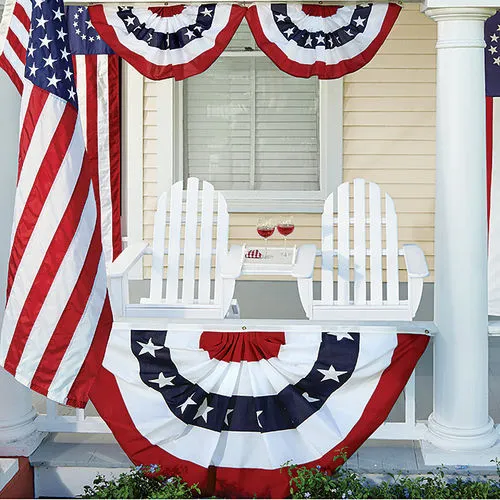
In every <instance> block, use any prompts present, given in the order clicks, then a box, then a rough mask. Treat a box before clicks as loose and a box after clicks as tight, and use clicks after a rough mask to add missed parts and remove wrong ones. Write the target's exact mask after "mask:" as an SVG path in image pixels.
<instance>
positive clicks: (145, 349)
mask: <svg viewBox="0 0 500 500" xmlns="http://www.w3.org/2000/svg"><path fill="white" fill-rule="evenodd" d="M137 343H138V344H139V345H140V346H141V347H142V349H141V351H140V352H139V356H142V355H143V354H151V356H153V358H156V351H158V350H159V349H163V346H162V345H154V344H153V340H152V339H151V338H150V339H149V340H148V342H147V344H145V343H144V342H139V341H137Z"/></svg>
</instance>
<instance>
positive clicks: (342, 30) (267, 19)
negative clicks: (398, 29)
mask: <svg viewBox="0 0 500 500" xmlns="http://www.w3.org/2000/svg"><path fill="white" fill-rule="evenodd" d="M400 10H401V7H400V6H399V5H398V4H396V3H388V4H378V3H377V4H361V5H349V6H344V7H333V6H331V7H330V6H319V5H301V4H257V5H253V6H251V7H250V8H249V9H248V10H247V13H246V19H247V21H248V24H249V26H250V29H251V30H252V33H253V36H254V38H255V41H256V42H257V45H258V46H259V47H260V49H261V50H262V51H263V52H265V53H266V54H267V55H268V57H269V58H270V59H272V61H273V62H274V63H275V64H276V66H278V68H280V69H281V70H283V71H285V72H286V73H288V74H290V75H293V76H298V77H303V78H308V77H310V76H313V75H316V76H318V77H319V78H320V79H333V78H340V77H342V76H344V75H346V74H348V73H352V72H354V71H357V70H358V69H360V68H362V67H363V66H364V65H365V64H367V63H368V62H370V60H371V59H372V58H373V56H374V55H375V54H376V53H377V51H378V49H379V48H380V46H381V45H382V43H383V42H384V40H385V39H386V38H387V36H388V34H389V32H390V31H391V28H392V26H393V25H394V23H395V22H396V19H397V17H398V15H399V12H400Z"/></svg>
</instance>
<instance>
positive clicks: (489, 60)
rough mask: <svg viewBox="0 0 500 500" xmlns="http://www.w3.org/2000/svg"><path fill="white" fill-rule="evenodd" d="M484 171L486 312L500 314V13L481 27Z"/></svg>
mask: <svg viewBox="0 0 500 500" xmlns="http://www.w3.org/2000/svg"><path fill="white" fill-rule="evenodd" d="M484 38H485V43H486V47H485V51H484V59H485V61H484V62H485V77H486V173H487V196H488V226H489V234H488V313H489V314H492V315H500V196H499V194H500V126H499V125H500V101H499V97H500V12H497V13H496V14H495V15H494V16H492V17H490V18H489V19H488V20H487V21H486V23H485V26H484Z"/></svg>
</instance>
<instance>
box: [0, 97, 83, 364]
mask: <svg viewBox="0 0 500 500" xmlns="http://www.w3.org/2000/svg"><path fill="white" fill-rule="evenodd" d="M68 107H69V108H72V109H73V112H74V108H73V106H71V105H68ZM73 125H74V123H73ZM68 128H70V127H68ZM89 185H90V184H89V176H88V170H87V169H85V168H82V169H81V171H80V175H79V177H78V180H77V184H76V186H75V189H74V191H73V193H72V196H71V199H70V201H69V203H68V205H67V207H66V210H65V212H64V214H63V217H62V220H61V222H60V224H59V226H58V228H57V230H56V232H55V234H54V236H53V238H52V241H51V242H50V245H49V247H48V248H47V252H46V254H45V258H44V260H43V262H42V264H41V266H40V268H39V269H38V272H37V275H36V277H35V279H34V280H33V283H32V286H31V289H30V291H29V293H28V296H27V298H26V301H25V302H24V304H23V308H22V310H21V312H20V314H19V318H18V321H17V324H16V328H15V331H14V336H13V338H12V341H11V343H10V346H9V351H8V353H7V357H6V360H5V365H4V368H5V369H7V370H8V371H10V372H11V373H15V371H16V369H17V365H18V364H19V361H20V359H21V356H22V353H23V351H24V347H25V345H26V342H27V340H28V337H29V336H30V334H31V331H32V328H33V325H34V323H35V321H36V319H37V317H38V314H39V313H40V310H41V308H42V306H43V303H44V301H45V297H46V296H47V294H48V292H49V290H50V288H51V286H52V283H53V281H54V278H55V276H56V274H57V272H58V270H59V268H60V266H61V263H62V261H63V259H64V256H65V255H66V252H67V250H68V247H69V245H70V244H71V242H72V240H73V238H74V235H75V231H76V229H77V227H78V223H79V222H80V218H81V214H82V211H83V207H84V205H85V202H86V200H87V194H88V191H89ZM42 186H43V183H42V184H41V185H40V187H42ZM41 198H42V199H45V197H43V196H41ZM70 306H71V307H76V308H77V305H76V304H70Z"/></svg>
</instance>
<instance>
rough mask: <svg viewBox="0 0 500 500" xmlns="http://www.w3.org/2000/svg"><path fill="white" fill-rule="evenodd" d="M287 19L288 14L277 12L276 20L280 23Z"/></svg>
mask: <svg viewBox="0 0 500 500" xmlns="http://www.w3.org/2000/svg"><path fill="white" fill-rule="evenodd" d="M285 20H286V16H284V15H283V14H277V15H276V21H278V22H279V23H282V22H284V21H285Z"/></svg>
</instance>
